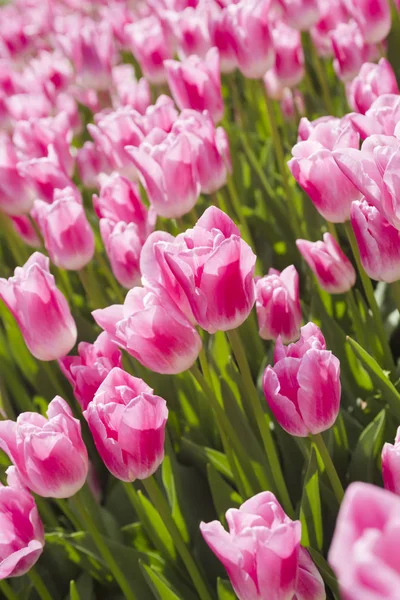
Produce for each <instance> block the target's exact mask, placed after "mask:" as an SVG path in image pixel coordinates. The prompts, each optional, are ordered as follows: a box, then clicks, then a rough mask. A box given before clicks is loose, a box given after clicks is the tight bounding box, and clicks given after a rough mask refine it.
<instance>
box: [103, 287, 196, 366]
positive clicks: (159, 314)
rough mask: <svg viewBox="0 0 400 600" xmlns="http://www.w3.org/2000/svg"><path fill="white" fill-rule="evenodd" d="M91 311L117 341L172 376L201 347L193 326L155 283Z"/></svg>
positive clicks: (143, 361)
mask: <svg viewBox="0 0 400 600" xmlns="http://www.w3.org/2000/svg"><path fill="white" fill-rule="evenodd" d="M92 314H93V317H94V320H95V321H96V323H97V324H98V325H100V327H102V328H103V329H105V331H107V332H108V333H109V334H110V336H111V338H112V340H113V341H115V343H116V344H118V345H119V346H121V347H122V348H124V349H125V350H126V351H127V352H128V353H129V354H131V355H132V356H134V357H135V358H136V359H137V360H138V361H139V362H140V363H141V364H142V365H144V366H145V367H147V368H148V369H151V370H152V371H154V372H156V373H163V374H170V375H174V374H177V373H182V372H183V371H186V369H190V367H191V366H192V365H193V364H194V362H195V361H196V359H197V357H198V354H199V352H200V350H201V339H200V336H199V334H198V333H197V331H196V330H195V328H194V327H193V326H192V325H191V323H190V322H189V321H188V320H187V319H186V317H185V316H184V314H183V313H182V312H181V311H180V310H179V309H178V307H177V306H176V305H175V304H174V303H173V302H172V300H171V299H170V297H169V296H168V294H167V293H166V292H165V291H164V290H162V289H160V288H159V287H157V286H153V289H147V288H139V287H136V288H133V289H132V290H130V292H128V294H127V296H126V298H125V303H124V304H123V305H114V306H109V307H107V308H103V309H99V310H95V311H94V312H93V313H92Z"/></svg>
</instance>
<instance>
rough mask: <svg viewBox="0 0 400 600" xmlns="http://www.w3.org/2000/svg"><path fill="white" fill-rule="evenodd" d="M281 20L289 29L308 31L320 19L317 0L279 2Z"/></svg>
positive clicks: (285, 0) (280, 0) (281, 0)
mask: <svg viewBox="0 0 400 600" xmlns="http://www.w3.org/2000/svg"><path fill="white" fill-rule="evenodd" d="M279 2H280V4H281V5H282V8H283V18H284V20H285V22H286V23H287V24H288V25H289V27H293V29H298V30H299V31H308V30H309V29H311V27H312V26H313V25H315V23H317V21H318V19H319V18H320V8H319V4H318V0H279Z"/></svg>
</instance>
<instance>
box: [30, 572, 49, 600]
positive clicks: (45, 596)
mask: <svg viewBox="0 0 400 600" xmlns="http://www.w3.org/2000/svg"><path fill="white" fill-rule="evenodd" d="M28 577H29V579H30V580H31V582H32V583H33V585H34V587H35V589H36V591H37V593H38V594H39V597H40V598H41V600H52V596H51V594H50V592H49V590H48V589H47V587H46V584H45V582H44V581H43V579H42V577H41V576H40V575H39V573H38V571H37V570H36V568H35V567H32V568H31V569H30V570H29V571H28Z"/></svg>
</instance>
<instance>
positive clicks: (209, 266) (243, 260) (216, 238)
mask: <svg viewBox="0 0 400 600" xmlns="http://www.w3.org/2000/svg"><path fill="white" fill-rule="evenodd" d="M153 235H155V234H153ZM155 246H156V248H155V249H154V252H155V256H156V257H157V254H159V255H160V257H159V258H156V260H157V261H158V268H159V270H164V269H170V272H171V274H172V275H173V277H174V278H175V279H176V281H177V282H178V283H179V285H180V286H181V288H182V291H183V295H184V296H186V301H187V304H188V305H189V306H190V309H191V311H192V313H193V316H194V319H195V321H196V322H197V323H198V324H199V325H200V327H202V328H203V329H205V330H206V331H208V332H209V333H215V332H216V331H228V330H230V329H235V328H236V327H239V325H241V324H242V323H243V322H244V321H245V320H246V319H247V317H248V316H249V314H250V311H251V309H252V308H253V305H254V300H255V286H254V281H253V275H254V267H255V260H256V257H255V255H254V253H253V251H252V250H251V248H250V246H248V244H247V243H246V242H245V241H244V240H242V239H241V238H240V233H239V230H238V229H237V227H236V225H235V224H234V223H233V221H232V220H231V219H230V218H229V217H228V216H227V215H226V214H225V213H223V212H222V211H221V210H219V209H218V208H216V207H214V206H212V207H210V208H208V209H207V210H206V211H205V212H204V213H203V215H202V217H200V219H199V220H198V221H197V223H196V225H195V227H194V228H193V229H189V230H187V231H186V232H185V233H183V234H180V235H178V236H177V238H176V239H175V240H174V241H171V242H164V241H159V242H156V243H155ZM151 263H152V261H149V263H148V266H150V264H151ZM142 273H143V275H144V276H145V277H146V278H148V279H149V280H152V272H151V270H150V272H146V271H144V272H143V271H142ZM153 277H154V278H155V277H157V270H155V271H154V275H153ZM170 278H171V275H170V274H169V273H167V274H166V275H165V276H163V275H161V279H162V280H163V282H164V283H165V282H168V280H169V279H170ZM167 291H168V292H169V288H167ZM172 294H173V296H174V298H175V299H176V292H175V293H174V288H172ZM187 304H186V303H185V304H184V305H181V304H180V306H181V308H182V310H183V311H186V307H187ZM186 314H187V313H186Z"/></svg>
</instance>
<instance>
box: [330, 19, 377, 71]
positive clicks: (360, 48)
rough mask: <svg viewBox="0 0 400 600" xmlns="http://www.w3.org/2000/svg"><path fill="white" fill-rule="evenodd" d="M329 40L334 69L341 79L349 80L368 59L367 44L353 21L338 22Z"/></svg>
mask: <svg viewBox="0 0 400 600" xmlns="http://www.w3.org/2000/svg"><path fill="white" fill-rule="evenodd" d="M331 41H332V47H333V53H334V56H335V59H334V61H333V66H334V68H335V71H336V73H337V75H338V77H340V79H342V80H343V81H351V80H352V79H353V78H354V77H356V75H358V73H359V71H360V69H361V66H362V64H363V63H364V62H366V60H367V59H368V46H367V44H366V42H365V39H364V37H363V34H362V32H361V31H360V28H359V27H358V25H357V23H356V22H355V21H349V22H348V23H339V25H338V26H337V27H336V29H335V30H334V31H332V32H331Z"/></svg>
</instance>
